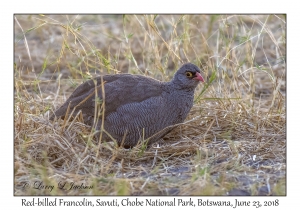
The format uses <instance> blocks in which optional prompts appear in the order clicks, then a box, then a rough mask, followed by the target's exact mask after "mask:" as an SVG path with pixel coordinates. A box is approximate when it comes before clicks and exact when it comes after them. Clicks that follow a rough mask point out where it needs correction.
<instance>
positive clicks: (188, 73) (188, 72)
mask: <svg viewBox="0 0 300 210" xmlns="http://www.w3.org/2000/svg"><path fill="white" fill-rule="evenodd" d="M171 82H172V83H174V84H175V85H176V86H178V87H180V88H182V89H184V88H188V89H189V88H196V87H197V85H198V84H199V82H204V79H203V77H202V75H201V74H200V69H199V68H198V67H197V66H196V65H194V64H192V63H186V64H183V65H182V66H181V67H180V68H179V69H178V70H177V72H176V73H175V75H174V78H173V80H172V81H171Z"/></svg>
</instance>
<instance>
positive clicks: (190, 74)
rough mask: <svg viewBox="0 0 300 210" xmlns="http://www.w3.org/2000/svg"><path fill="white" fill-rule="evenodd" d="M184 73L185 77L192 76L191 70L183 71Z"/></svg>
mask: <svg viewBox="0 0 300 210" xmlns="http://www.w3.org/2000/svg"><path fill="white" fill-rule="evenodd" d="M185 75H186V76H187V77H192V76H193V74H192V72H190V71H187V72H185Z"/></svg>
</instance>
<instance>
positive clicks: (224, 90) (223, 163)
mask: <svg viewBox="0 0 300 210" xmlns="http://www.w3.org/2000/svg"><path fill="white" fill-rule="evenodd" d="M14 23H15V26H14V27H15V37H14V42H15V43H14V47H15V48H14V60H15V62H14V78H15V79H14V87H15V91H14V106H15V107H14V157H15V159H14V169H15V171H14V176H15V177H14V178H15V179H14V180H15V188H14V193H15V195H248V194H249V195H286V182H285V180H286V68H285V67H286V62H285V56H286V20H285V16H284V15H249V14H247V15H15V16H14ZM183 62H192V63H194V64H196V65H198V66H199V67H200V68H201V69H202V71H203V75H204V76H205V77H206V81H207V82H206V83H205V84H203V85H199V87H198V88H197V91H196V94H195V103H194V107H193V108H192V111H191V112H190V114H189V116H188V119H187V120H186V121H185V123H184V124H183V125H181V126H180V127H179V128H177V129H175V130H174V131H172V132H171V133H170V134H168V135H167V136H166V137H165V138H163V139H162V140H161V141H160V142H158V143H155V144H153V145H150V146H148V148H146V147H145V145H143V144H140V145H138V146H136V147H134V148H132V149H124V148H120V147H118V146H117V145H115V144H114V143H113V142H98V141H97V140H96V139H95V138H93V132H94V130H93V129H91V128H90V127H89V126H87V125H85V124H83V123H82V121H81V120H80V118H79V119H75V120H70V119H65V120H56V121H54V122H53V121H49V116H50V115H51V114H52V113H53V111H54V110H55V109H57V108H58V107H59V106H60V105H61V104H62V103H63V102H64V101H65V100H66V99H67V97H68V96H69V95H70V94H71V93H72V91H73V90H74V89H75V88H76V86H77V85H78V84H80V83H82V82H83V81H86V80H87V79H89V78H91V77H93V76H96V75H103V74H117V73H127V72H128V73H132V74H143V75H148V76H151V77H153V78H157V79H159V80H162V81H168V80H170V79H171V78H172V76H173V74H174V72H175V71H176V70H177V68H178V67H179V66H180V65H181V64H182V63H183ZM64 183H66V185H64V187H61V186H62V185H63V184H64ZM75 185H76V186H77V187H74V186H75ZM47 186H54V188H53V189H52V190H50V189H49V187H48V188H47ZM58 186H60V188H59V187H58ZM72 186H73V188H72V189H69V188H71V187H72ZM79 186H81V187H79ZM83 186H86V187H83ZM36 188H38V189H36Z"/></svg>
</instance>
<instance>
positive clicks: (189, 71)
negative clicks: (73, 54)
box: [50, 63, 205, 148]
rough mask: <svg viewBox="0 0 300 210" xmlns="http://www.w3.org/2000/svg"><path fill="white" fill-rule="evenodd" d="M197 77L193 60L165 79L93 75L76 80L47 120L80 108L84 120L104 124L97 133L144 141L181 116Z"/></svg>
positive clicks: (126, 143)
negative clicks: (78, 81)
mask: <svg viewBox="0 0 300 210" xmlns="http://www.w3.org/2000/svg"><path fill="white" fill-rule="evenodd" d="M201 82H205V81H204V78H203V76H202V75H201V72H200V69H199V68H198V66H196V65H194V64H192V63H185V64H183V65H182V66H181V67H180V68H179V69H178V70H177V71H176V73H175V74H174V76H173V79H171V80H170V81H168V82H162V81H159V80H156V79H153V78H151V77H148V76H143V75H132V74H125V73H124V74H115V75H104V76H98V77H95V78H93V79H90V80H88V81H86V82H84V83H82V84H81V85H79V86H78V87H77V88H76V89H75V90H74V92H73V93H72V94H71V96H70V97H69V98H68V99H67V100H66V102H65V103H64V104H63V105H62V106H61V107H60V108H58V109H57V110H56V111H55V112H54V114H53V115H52V116H51V117H50V120H54V119H55V118H64V117H65V116H66V114H67V113H73V115H74V116H75V115H76V114H77V113H78V112H79V111H81V113H82V116H83V119H84V123H86V124H89V125H95V128H96V130H97V131H99V133H100V131H101V129H102V131H103V129H104V130H105V132H102V139H104V140H106V141H109V140H115V141H116V142H117V143H118V145H119V146H123V147H125V148H132V147H134V146H136V145H137V144H138V142H139V141H147V145H149V144H152V143H154V142H156V141H158V140H159V139H161V138H162V137H164V136H165V135H166V134H168V133H169V132H170V131H171V130H173V129H174V128H175V127H176V124H179V123H182V122H184V120H185V119H186V117H187V115H188V113H189V111H190V110H191V108H192V106H193V100H194V92H195V88H196V87H197V85H198V84H199V83H201ZM72 111H73V112H72ZM99 136H100V135H99Z"/></svg>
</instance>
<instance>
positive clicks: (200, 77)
mask: <svg viewBox="0 0 300 210" xmlns="http://www.w3.org/2000/svg"><path fill="white" fill-rule="evenodd" d="M194 79H196V80H199V81H201V82H204V79H203V77H202V76H201V74H200V73H198V72H196V77H194Z"/></svg>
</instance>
